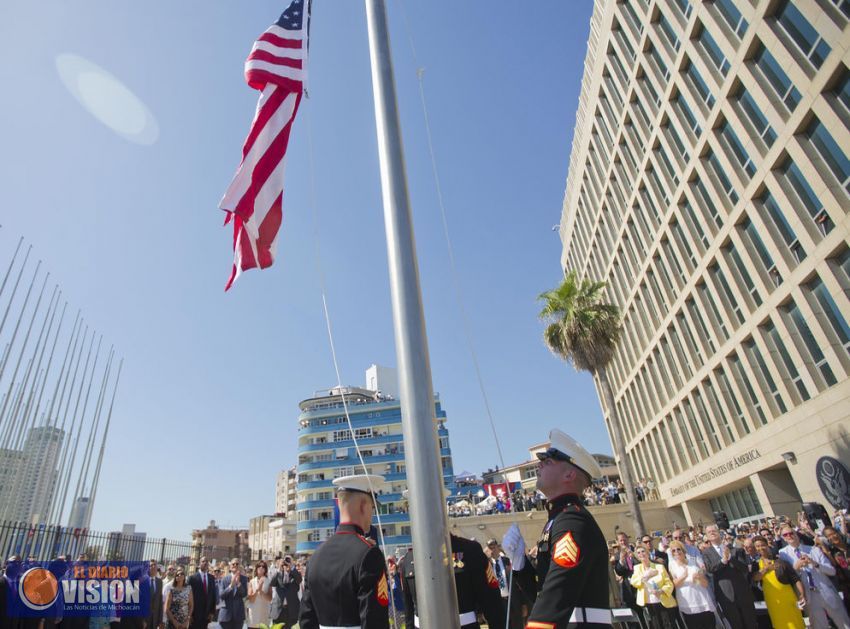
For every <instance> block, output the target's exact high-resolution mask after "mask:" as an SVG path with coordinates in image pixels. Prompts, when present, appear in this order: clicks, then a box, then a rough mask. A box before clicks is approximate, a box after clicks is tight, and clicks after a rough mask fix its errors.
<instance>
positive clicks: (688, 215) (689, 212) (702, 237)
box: [679, 198, 708, 263]
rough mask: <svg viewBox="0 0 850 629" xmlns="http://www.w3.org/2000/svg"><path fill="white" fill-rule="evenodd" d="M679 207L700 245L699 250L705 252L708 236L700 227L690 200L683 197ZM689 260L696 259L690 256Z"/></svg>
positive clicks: (693, 260)
mask: <svg viewBox="0 0 850 629" xmlns="http://www.w3.org/2000/svg"><path fill="white" fill-rule="evenodd" d="M679 208H680V209H681V211H682V215H683V216H684V217H685V221H686V222H687V223H688V227H689V229H690V232H691V235H692V236H693V237H694V240H695V241H696V242H698V243H699V244H700V245H702V247H701V252H705V250H706V249H707V248H708V236H706V234H705V230H704V229H703V228H702V223H701V222H700V220H699V219H698V218H697V215H696V213H695V212H694V208H693V206H692V205H691V202H690V201H688V199H687V198H685V199H684V201H683V203H682V204H681V205H680V206H679ZM691 256H693V253H691ZM691 262H693V263H696V260H695V259H694V258H693V257H692V258H691Z"/></svg>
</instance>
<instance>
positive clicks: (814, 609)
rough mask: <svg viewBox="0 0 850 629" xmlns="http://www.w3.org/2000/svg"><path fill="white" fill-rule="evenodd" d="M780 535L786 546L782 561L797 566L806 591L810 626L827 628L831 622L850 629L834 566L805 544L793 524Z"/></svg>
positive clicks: (815, 547) (786, 527)
mask: <svg viewBox="0 0 850 629" xmlns="http://www.w3.org/2000/svg"><path fill="white" fill-rule="evenodd" d="M780 535H782V539H783V540H784V541H785V544H786V545H785V546H784V547H783V548H782V550H781V551H779V559H781V560H782V561H785V562H787V563H788V564H790V565H792V566H794V570H796V571H797V574H798V575H799V576H800V581H802V582H803V587H804V588H806V600H807V601H808V605H807V608H806V609H807V611H808V615H809V626H810V627H812V629H827V628H828V627H829V621H830V620H832V623H833V624H834V625H835V626H836V627H838V628H839V629H850V616H848V615H847V610H845V609H844V604H843V602H842V600H841V596H839V594H838V590H836V589H835V584H833V582H832V577H834V576H835V566H834V565H833V564H832V562H831V561H830V560H829V559H828V558H827V557H826V555H824V553H823V551H822V550H821V549H820V548H818V547H817V546H810V545H808V544H803V543H802V540H801V538H800V534H799V533H797V531H795V530H794V529H793V528H791V526H790V525H788V524H785V525H783V526H782V528H781V529H780Z"/></svg>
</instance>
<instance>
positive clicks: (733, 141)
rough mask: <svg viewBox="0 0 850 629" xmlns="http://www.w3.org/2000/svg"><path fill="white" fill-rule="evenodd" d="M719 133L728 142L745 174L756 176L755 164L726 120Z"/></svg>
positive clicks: (727, 144)
mask: <svg viewBox="0 0 850 629" xmlns="http://www.w3.org/2000/svg"><path fill="white" fill-rule="evenodd" d="M717 132H718V133H719V134H720V137H721V138H723V139H724V140H725V141H726V146H727V147H728V148H729V151H730V152H731V153H732V155H733V156H734V158H735V160H736V161H737V162H738V165H739V166H740V167H741V168H742V169H743V170H744V172H746V173H747V175H749V176H750V177H752V176H753V175H755V174H756V165H755V164H754V163H753V160H752V159H751V158H750V156H749V154H748V153H747V150H746V149H745V148H744V145H743V143H742V142H741V140H740V138H738V134H737V133H735V131H734V130H733V129H732V127H730V126H729V121H728V120H724V121H723V124H721V125H720V127H719V128H718V130H717Z"/></svg>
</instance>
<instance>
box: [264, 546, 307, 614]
mask: <svg viewBox="0 0 850 629" xmlns="http://www.w3.org/2000/svg"><path fill="white" fill-rule="evenodd" d="M279 562H280V563H279V565H278V571H277V574H275V575H274V576H273V577H272V580H271V586H272V587H273V588H274V589H275V592H277V597H278V600H279V601H280V607H279V612H278V615H277V617H276V618H275V619H274V621H275V623H283V627H284V629H289V627H291V626H293V625H294V624H295V623H297V622H298V612H299V611H300V609H299V608H300V605H301V603H300V601H299V600H298V590H299V588H300V586H301V573H300V572H298V570H297V569H296V568H295V566H294V565H293V563H292V557H290V556H289V555H287V556H286V557H282V558H281V559H279Z"/></svg>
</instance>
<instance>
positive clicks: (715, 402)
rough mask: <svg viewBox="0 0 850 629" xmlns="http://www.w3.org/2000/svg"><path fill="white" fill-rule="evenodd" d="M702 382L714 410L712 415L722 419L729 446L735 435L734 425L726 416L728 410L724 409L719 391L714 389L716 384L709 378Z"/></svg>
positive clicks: (724, 434)
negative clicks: (733, 431) (732, 425)
mask: <svg viewBox="0 0 850 629" xmlns="http://www.w3.org/2000/svg"><path fill="white" fill-rule="evenodd" d="M702 384H703V388H704V389H705V394H706V397H707V398H708V404H709V406H711V408H712V409H713V411H714V412H713V414H712V415H713V416H714V417H717V418H718V419H719V420H720V427H721V430H722V433H721V434H722V436H723V441H724V445H727V446H728V445H730V444H732V443H734V442H735V436H734V434H733V433H732V427H731V426H730V424H729V419H728V417H727V416H726V412H725V411H724V410H723V405H722V404H721V402H720V398H719V397H717V392H716V391H715V390H714V385H713V384H712V382H711V379H710V378H708V379H706V380H704V381H703V383H702Z"/></svg>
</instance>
